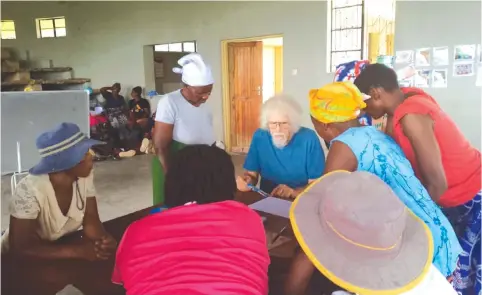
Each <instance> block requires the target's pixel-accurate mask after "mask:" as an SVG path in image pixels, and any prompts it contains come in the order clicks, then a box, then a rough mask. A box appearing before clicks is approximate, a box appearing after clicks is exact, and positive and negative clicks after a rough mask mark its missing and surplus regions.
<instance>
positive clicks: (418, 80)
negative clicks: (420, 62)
mask: <svg viewBox="0 0 482 295" xmlns="http://www.w3.org/2000/svg"><path fill="white" fill-rule="evenodd" d="M431 72H432V71H431V70H418V71H417V73H416V74H415V76H414V77H413V84H414V86H415V87H421V88H424V87H430V82H431V81H430V80H431V77H430V74H431Z"/></svg>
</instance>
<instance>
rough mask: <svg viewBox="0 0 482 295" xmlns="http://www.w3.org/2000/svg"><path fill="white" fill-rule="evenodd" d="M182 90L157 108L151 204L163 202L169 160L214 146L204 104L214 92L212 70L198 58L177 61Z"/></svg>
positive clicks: (207, 108) (195, 54)
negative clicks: (194, 148)
mask: <svg viewBox="0 0 482 295" xmlns="http://www.w3.org/2000/svg"><path fill="white" fill-rule="evenodd" d="M178 63H179V65H180V66H181V68H174V69H173V71H174V72H175V73H177V74H181V75H182V78H181V80H182V83H183V87H182V88H181V89H179V90H176V91H173V92H171V93H168V94H166V95H164V97H163V98H161V100H160V101H159V103H158V105H157V111H156V118H155V121H156V122H155V125H154V132H153V141H154V146H155V149H156V154H157V156H158V159H154V160H153V163H152V164H153V166H152V177H153V188H154V191H153V195H154V204H159V203H162V202H163V201H164V175H165V174H166V173H167V171H168V169H169V156H170V154H171V153H173V152H176V151H178V150H179V149H181V148H182V147H184V146H185V145H190V144H207V145H212V144H215V136H214V128H213V122H212V114H211V111H210V109H209V107H208V106H206V105H205V104H204V103H205V102H206V101H207V100H208V98H209V96H210V95H211V91H212V89H213V84H214V79H213V76H212V73H211V68H210V67H209V66H208V65H206V64H205V63H204V60H203V59H202V57H201V55H199V54H197V53H191V54H188V55H186V56H183V57H182V58H181V59H179V61H178Z"/></svg>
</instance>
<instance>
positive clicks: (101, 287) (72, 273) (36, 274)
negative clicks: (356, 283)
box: [1, 192, 296, 295]
mask: <svg viewBox="0 0 482 295" xmlns="http://www.w3.org/2000/svg"><path fill="white" fill-rule="evenodd" d="M260 199H261V198H260V196H259V195H258V194H256V193H253V192H249V193H239V194H238V195H237V197H236V200H238V201H240V202H242V203H245V204H251V203H254V202H256V201H258V200H260ZM151 209H152V208H147V209H144V210H140V211H137V212H134V213H131V214H128V215H125V216H122V217H119V218H116V219H113V220H110V221H107V222H105V223H104V227H105V229H106V230H107V231H108V232H109V233H110V234H111V235H112V236H113V237H114V238H115V239H116V240H117V241H119V240H120V239H121V237H122V235H123V234H124V231H125V230H126V228H127V227H128V226H129V225H130V224H131V223H132V222H133V221H136V220H138V219H140V218H142V217H144V216H146V215H148V214H149V212H150V210H151ZM260 214H261V215H264V216H266V217H268V219H267V221H266V222H265V228H266V232H267V235H268V237H273V236H274V235H275V234H276V233H277V232H279V231H280V230H281V229H282V228H283V227H284V226H285V225H287V224H288V223H289V221H288V220H287V219H286V218H282V217H279V216H272V215H269V214H264V213H260ZM80 234H81V233H80V232H76V233H74V234H72V235H70V236H68V237H65V238H63V239H62V240H61V241H59V243H62V242H66V241H70V242H72V241H76V240H80ZM283 237H284V239H283V238H281V239H279V241H278V242H277V243H275V244H274V245H269V247H270V248H272V249H271V250H270V256H271V266H270V271H269V277H270V294H280V293H279V292H280V290H281V289H280V288H281V287H282V284H283V283H282V282H283V280H284V277H285V274H286V272H287V270H288V268H289V263H290V260H291V257H292V255H293V253H294V249H295V247H296V242H294V239H292V237H293V234H292V231H291V230H287V231H285V233H284V234H283ZM283 240H284V241H285V242H284V243H281V244H280V242H283ZM278 244H280V245H278ZM1 262H2V268H1V275H2V281H1V282H2V284H1V285H2V287H1V289H2V292H1V293H2V294H3V295H10V294H11V295H24V294H25V295H27V294H28V295H30V294H32V295H33V294H35V295H44V294H45V295H53V294H55V293H56V292H58V291H60V290H62V289H63V288H64V287H65V286H66V285H69V284H72V285H74V286H75V287H76V288H78V289H80V290H81V291H82V292H83V293H84V294H88V295H91V294H92V295H97V294H98V295H110V294H112V295H116V294H125V291H124V288H123V287H121V286H117V285H114V284H112V283H111V274H112V269H113V267H114V258H112V259H109V260H107V261H99V262H88V261H82V260H74V259H68V260H67V259H66V260H45V259H32V258H29V259H20V258H12V257H10V256H9V255H2V261H1ZM271 290H272V291H271Z"/></svg>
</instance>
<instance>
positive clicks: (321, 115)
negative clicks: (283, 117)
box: [287, 82, 461, 294]
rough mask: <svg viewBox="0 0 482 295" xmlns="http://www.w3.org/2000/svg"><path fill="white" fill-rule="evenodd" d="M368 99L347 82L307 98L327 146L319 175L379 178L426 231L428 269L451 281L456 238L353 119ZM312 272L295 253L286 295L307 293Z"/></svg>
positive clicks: (391, 155) (399, 161)
mask: <svg viewBox="0 0 482 295" xmlns="http://www.w3.org/2000/svg"><path fill="white" fill-rule="evenodd" d="M368 98H369V97H368V96H366V95H363V94H362V93H361V92H360V91H359V90H358V88H357V87H356V86H355V85H354V84H353V83H351V82H335V83H331V84H328V85H325V86H323V87H321V88H319V89H313V90H311V91H310V92H309V100H310V114H311V120H312V122H313V125H314V127H315V130H316V132H317V133H318V135H320V136H321V137H322V138H323V139H324V140H325V141H328V142H330V150H329V153H328V157H327V159H326V164H325V171H324V174H327V173H329V172H332V171H336V170H346V171H350V172H353V171H367V172H370V173H373V174H375V175H377V176H378V177H379V178H381V179H382V180H383V181H384V182H385V183H386V184H388V185H389V186H390V187H391V188H392V190H393V191H394V192H395V194H396V195H397V196H398V198H399V199H400V200H401V201H402V202H403V203H404V204H405V205H406V206H407V207H408V208H409V209H410V210H411V211H412V212H413V213H414V214H415V215H417V216H418V217H419V218H420V219H422V220H423V221H424V222H425V224H427V226H428V227H429V228H430V230H431V232H432V236H433V242H434V248H435V251H434V257H433V264H434V266H435V267H436V268H437V269H438V270H439V271H440V272H441V273H442V274H443V275H444V276H445V277H451V276H452V273H453V272H454V270H455V267H456V263H457V260H458V256H459V254H460V253H461V247H460V244H459V242H458V240H457V237H456V235H455V232H454V230H453V228H452V226H451V225H450V223H449V221H448V220H447V218H446V217H445V216H444V214H443V213H442V211H441V210H440V208H439V207H438V206H437V205H436V204H435V203H434V202H433V201H432V199H431V198H430V196H429V194H428V192H427V190H426V189H425V188H424V186H423V185H422V183H421V182H420V181H419V180H418V179H417V177H416V176H415V173H414V171H413V169H412V166H411V165H410V163H409V161H408V160H407V158H406V157H405V155H404V153H403V152H402V150H401V148H400V147H399V146H398V145H397V144H396V143H395V141H394V140H393V139H392V138H391V137H389V136H388V135H386V134H385V133H383V132H381V131H379V130H377V129H376V128H375V127H373V126H362V125H361V124H360V122H359V120H358V117H359V114H360V112H361V110H362V109H363V108H365V107H366V104H365V102H364V100H366V99H368ZM360 198H363V196H360ZM314 269H315V268H314V266H313V265H312V264H311V262H310V261H309V259H308V258H307V257H306V255H305V254H304V253H300V254H299V255H298V256H297V257H296V258H295V261H294V263H293V266H292V269H291V273H290V276H289V279H288V282H287V289H288V290H287V291H289V292H288V293H289V294H302V293H299V292H300V291H304V288H306V286H307V284H308V281H309V279H310V278H311V275H312V273H313V271H314ZM301 274H303V275H301Z"/></svg>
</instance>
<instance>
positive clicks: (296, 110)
mask: <svg viewBox="0 0 482 295" xmlns="http://www.w3.org/2000/svg"><path fill="white" fill-rule="evenodd" d="M273 114H277V115H283V116H287V117H288V120H289V123H290V126H291V131H292V132H293V133H296V132H298V130H300V127H301V115H302V114H303V111H302V109H301V106H300V104H299V103H298V102H296V100H294V99H293V98H292V97H291V96H289V95H285V94H278V95H275V96H273V97H271V98H270V99H268V100H267V101H266V102H265V103H264V104H263V107H262V108H261V118H260V123H261V128H263V129H268V123H269V118H270V117H271V116H272V115H273Z"/></svg>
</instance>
